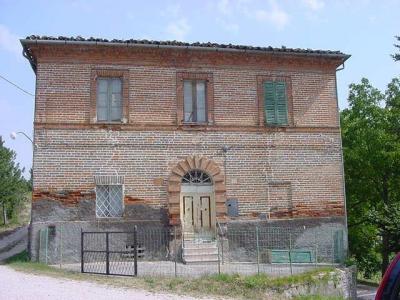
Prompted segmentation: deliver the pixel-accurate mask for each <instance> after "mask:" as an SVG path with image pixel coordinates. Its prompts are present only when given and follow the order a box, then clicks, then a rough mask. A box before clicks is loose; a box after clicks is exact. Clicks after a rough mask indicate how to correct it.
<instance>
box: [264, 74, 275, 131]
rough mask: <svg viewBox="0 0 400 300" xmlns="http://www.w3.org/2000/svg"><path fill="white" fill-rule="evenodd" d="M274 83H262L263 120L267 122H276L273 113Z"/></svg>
mask: <svg viewBox="0 0 400 300" xmlns="http://www.w3.org/2000/svg"><path fill="white" fill-rule="evenodd" d="M275 102H276V100H275V85H274V82H272V81H266V82H265V83H264V108H265V111H264V113H265V122H266V123H267V124H275V123H276V113H275Z"/></svg>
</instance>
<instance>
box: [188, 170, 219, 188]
mask: <svg viewBox="0 0 400 300" xmlns="http://www.w3.org/2000/svg"><path fill="white" fill-rule="evenodd" d="M182 183H183V184H200V185H210V184H212V181H211V177H210V176H209V175H208V174H207V173H205V172H203V171H201V170H197V169H194V170H191V171H189V172H187V173H186V174H185V175H184V176H183V177H182Z"/></svg>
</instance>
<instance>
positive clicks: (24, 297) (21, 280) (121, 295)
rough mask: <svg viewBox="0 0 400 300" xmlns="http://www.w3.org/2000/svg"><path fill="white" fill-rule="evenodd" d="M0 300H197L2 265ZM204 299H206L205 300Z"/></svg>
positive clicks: (0, 272) (0, 271) (0, 270)
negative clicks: (28, 272)
mask: <svg viewBox="0 0 400 300" xmlns="http://www.w3.org/2000/svg"><path fill="white" fill-rule="evenodd" d="M0 299H10V300H36V299H39V300H50V299H51V300H53V299H59V300H69V299H71V300H79V299H85V300H91V299H93V300H110V299H118V300H119V299H120V300H125V299H126V300H128V299H129V300H132V299H138V300H142V299H143V300H150V299H152V300H174V299H182V300H195V299H196V298H192V297H185V296H178V295H172V294H161V293H150V292H147V291H142V290H136V289H123V288H114V287H110V286H106V285H100V284H96V283H91V282H87V281H75V280H68V279H60V278H52V277H47V276H42V275H33V274H26V273H21V272H17V271H15V270H13V269H11V268H10V267H7V266H1V265H0ZM202 299H204V298H202Z"/></svg>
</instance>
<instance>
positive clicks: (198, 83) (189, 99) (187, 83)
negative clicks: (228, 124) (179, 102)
mask: <svg viewBox="0 0 400 300" xmlns="http://www.w3.org/2000/svg"><path fill="white" fill-rule="evenodd" d="M206 102H207V100H206V82H205V81H204V80H184V82H183V109H184V122H188V123H190V122H193V123H205V122H207V105H206Z"/></svg>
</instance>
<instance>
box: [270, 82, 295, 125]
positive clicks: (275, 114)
mask: <svg viewBox="0 0 400 300" xmlns="http://www.w3.org/2000/svg"><path fill="white" fill-rule="evenodd" d="M264 114H265V123H266V125H278V126H279V125H288V124H289V120H288V119H289V118H288V97H287V87H286V82H285V81H265V82H264Z"/></svg>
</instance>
